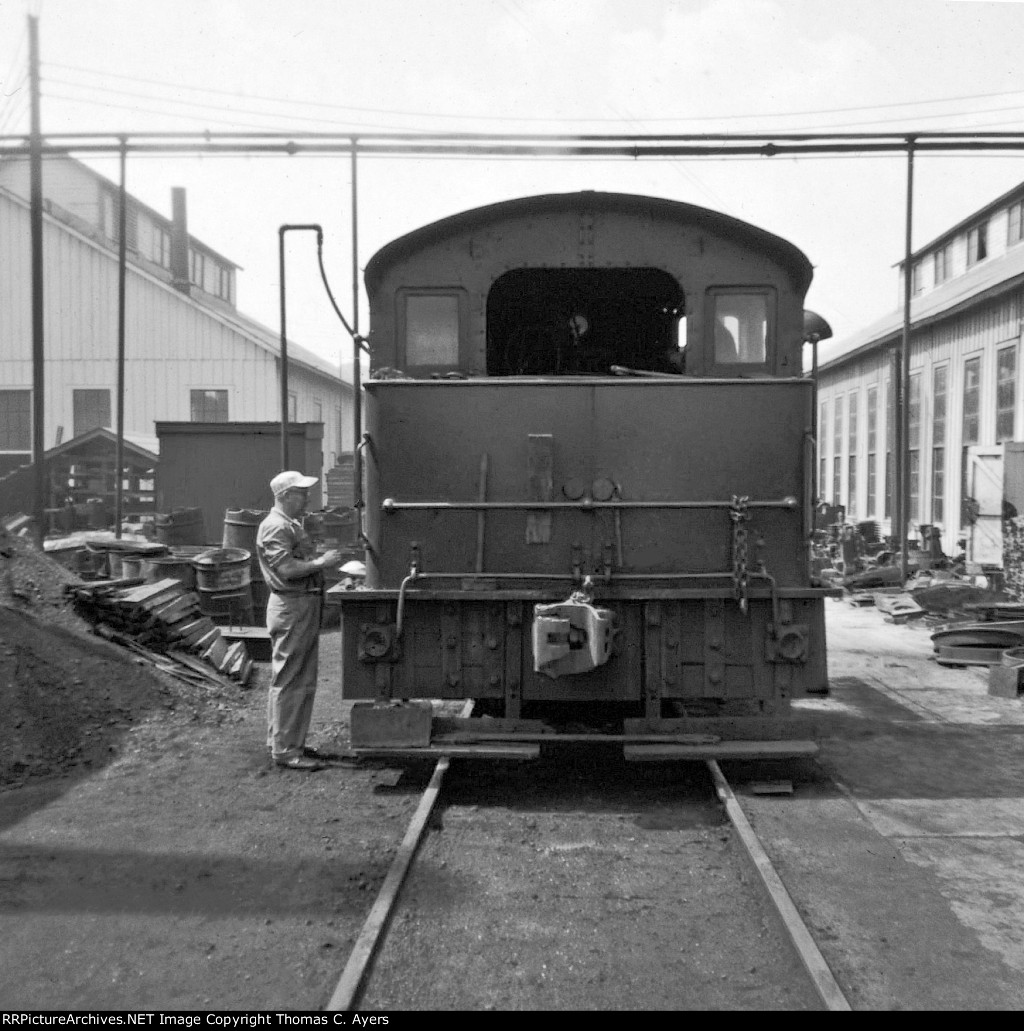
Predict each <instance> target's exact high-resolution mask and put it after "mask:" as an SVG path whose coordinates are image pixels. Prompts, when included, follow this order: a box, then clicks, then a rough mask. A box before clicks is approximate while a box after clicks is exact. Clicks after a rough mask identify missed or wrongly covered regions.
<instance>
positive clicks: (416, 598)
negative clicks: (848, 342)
mask: <svg viewBox="0 0 1024 1031" xmlns="http://www.w3.org/2000/svg"><path fill="white" fill-rule="evenodd" d="M811 276H812V270H811V265H810V263H809V261H808V260H807V258H806V257H805V256H804V254H803V253H802V252H801V251H799V250H798V249H797V248H796V247H794V246H793V245H792V244H790V243H788V242H787V241H785V240H783V239H781V238H779V237H777V236H774V235H772V234H770V233H768V232H766V231H764V230H762V229H759V228H756V227H754V226H752V225H749V224H746V223H744V222H741V221H738V220H737V219H734V218H731V217H729V216H726V215H724V214H720V213H717V212H714V211H710V210H706V209H703V208H699V207H695V206H692V205H689V204H684V203H679V202H675V201H670V200H665V199H659V198H654V197H645V196H632V195H625V194H616V193H601V192H591V191H584V192H579V193H569V194H552V195H545V196H535V197H527V198H522V199H516V200H509V201H505V202H501V203H497V204H492V205H488V206H486V207H482V208H476V209H474V210H469V211H464V212H462V213H460V214H457V215H454V216H452V217H449V218H445V219H443V220H441V221H438V222H435V223H433V224H430V225H427V226H425V227H423V228H420V229H417V230H415V231H413V232H411V233H409V234H408V235H405V236H403V237H401V238H399V239H397V240H395V241H393V242H392V243H390V244H388V245H387V246H385V247H384V248H382V249H381V250H380V251H378V252H377V253H376V254H375V255H374V257H373V258H372V259H371V260H370V262H369V263H368V265H367V267H366V271H365V285H366V290H367V295H368V298H369V306H370V332H369V336H368V342H369V349H370V353H371V375H370V378H369V379H368V380H367V381H366V382H365V383H364V384H363V391H362V398H361V403H362V404H363V405H364V406H365V408H364V412H365V433H364V434H363V436H362V439H361V441H360V444H359V452H360V458H361V462H360V463H359V464H360V465H361V467H362V476H361V481H362V482H363V483H364V484H365V488H364V490H365V493H364V496H363V497H362V499H361V501H360V504H359V505H358V506H357V508H359V509H360V520H361V539H362V543H363V546H364V548H365V559H366V570H367V575H366V583H365V589H363V590H358V591H344V592H341V591H335V592H332V597H331V598H330V600H331V601H335V602H337V603H338V604H340V606H341V627H342V651H343V672H342V691H343V694H344V696H345V697H346V698H349V699H355V700H357V703H358V704H356V705H355V706H354V707H353V711H352V745H353V747H354V748H355V749H356V750H361V751H363V752H366V753H370V752H390V753H401V752H403V751H404V750H413V751H414V752H415V753H416V754H421V753H423V752H424V751H426V752H441V753H444V752H448V753H450V754H465V753H466V752H467V751H470V752H471V751H472V748H473V747H476V748H478V749H479V751H480V753H481V754H494V753H496V754H500V753H501V749H503V748H504V749H506V750H511V751H515V748H516V746H517V745H524V746H536V745H537V744H539V743H541V742H547V741H556V740H559V739H565V738H572V739H576V738H577V736H578V735H579V734H580V733H590V732H594V733H602V734H603V735H604V736H605V737H611V738H612V739H613V740H619V741H621V742H622V743H623V745H624V747H625V750H626V754H627V756H628V757H629V758H633V759H664V758H669V759H675V758H685V757H688V756H692V757H696V758H707V757H728V756H730V755H744V756H766V755H771V756H774V755H779V756H783V755H787V756H792V755H805V754H813V752H814V751H815V749H816V746H815V744H814V742H813V741H812V740H808V739H805V738H804V737H801V734H803V733H804V729H805V728H802V727H801V726H800V725H799V721H797V720H796V718H795V716H794V712H793V710H792V702H793V700H794V699H798V698H800V697H801V696H803V695H805V694H807V693H809V692H818V691H822V690H824V689H825V688H826V685H827V669H826V649H825V627H824V599H825V597H827V596H828V595H829V594H830V593H833V592H832V591H830V589H828V588H827V587H823V586H821V585H820V584H819V583H817V582H816V581H815V580H814V579H812V575H811V564H810V549H809V542H810V536H811V531H812V529H813V497H812V492H813V482H812V477H813V468H814V424H815V420H814V404H815V399H814V383H813V381H812V380H811V379H809V378H807V377H805V376H804V375H803V371H802V350H803V345H804V343H805V340H806V339H807V338H808V332H807V329H806V326H807V325H809V324H810V323H809V322H808V320H809V319H811V320H812V321H813V319H814V318H815V317H814V316H813V313H805V311H804V297H805V294H806V292H807V289H808V287H809V285H810V282H811ZM820 321H821V326H825V328H826V330H827V326H826V324H824V323H823V320H820ZM821 326H819V330H820V329H821ZM826 335H827V334H826ZM438 700H442V701H443V700H449V701H467V702H468V701H472V703H473V706H472V708H473V712H472V714H469V708H470V707H469V706H467V707H466V710H465V712H464V713H462V714H461V715H459V716H452V715H451V714H450V712H449V714H448V715H445V712H446V711H448V710H450V709H451V707H450V706H449V707H445V706H443V705H439V704H438ZM431 701H432V702H433V704H431ZM456 708H457V706H456ZM581 728H582V729H581ZM460 749H461V750H460ZM516 754H534V752H531V751H530V748H529V747H527V748H525V749H520V751H519V752H517V753H516Z"/></svg>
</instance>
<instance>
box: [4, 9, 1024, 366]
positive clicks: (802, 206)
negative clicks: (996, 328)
mask: <svg viewBox="0 0 1024 1031" xmlns="http://www.w3.org/2000/svg"><path fill="white" fill-rule="evenodd" d="M30 14H31V15H33V16H35V17H37V18H38V19H39V22H38V24H39V46H40V60H41V77H42V103H41V125H42V130H43V133H44V134H47V133H116V134H128V135H129V136H131V134H133V133H142V132H169V131H173V132H196V133H198V132H202V131H205V130H210V131H212V132H230V131H237V132H246V133H252V132H257V131H274V132H285V133H302V132H314V131H315V132H337V133H344V134H350V133H360V132H382V131H383V132H386V131H394V132H403V133H418V132H455V131H458V132H483V133H502V134H508V133H574V134H583V133H602V134H637V133H640V134H665V133H719V132H724V133H741V132H746V133H782V132H893V133H907V132H923V131H929V132H937V131H974V130H983V131H1015V130H1017V129H1021V130H1024V59H1022V57H1021V41H1022V40H1024V3H1019V2H1016V0H1006V2H986V0H957V2H939V0H899V2H894V0H216V2H214V0H0V137H2V136H4V135H8V136H10V135H14V134H18V133H25V132H27V130H28V127H29V103H28V88H27V66H28V61H27V59H28V46H27V37H28V28H27V25H28V15H30ZM0 143H2V140H0ZM83 160H85V162H86V163H87V164H89V165H90V166H91V167H93V168H95V169H96V170H97V171H100V172H102V173H103V174H105V175H107V176H108V177H109V178H111V179H113V180H115V181H117V179H118V176H119V171H118V162H117V158H116V157H113V156H111V157H106V156H103V155H92V156H83ZM1022 181H1024V151H1022V152H1021V153H1020V154H1017V153H1009V154H979V153H976V154H969V155H948V156H932V155H924V154H922V155H919V156H918V157H917V158H916V160H915V191H914V225H913V245H914V247H920V246H923V245H924V244H926V243H928V242H929V241H930V240H932V239H933V238H934V237H936V236H938V235H939V234H940V233H941V232H942V231H943V230H944V229H945V228H947V227H948V226H950V225H952V224H954V223H956V222H958V221H960V220H961V219H963V218H965V217H966V216H968V215H969V214H970V213H971V212H973V211H974V210H976V209H978V208H980V207H982V206H983V205H984V204H986V203H987V202H988V201H990V200H992V199H994V198H995V197H997V196H999V195H1000V194H1001V193H1003V192H1005V191H1006V190H1008V189H1010V188H1012V187H1013V186H1015V185H1016V184H1017V183H1019V182H1022ZM127 186H128V190H129V192H130V193H132V194H134V195H135V196H137V197H138V198H139V199H141V200H142V201H143V202H145V203H146V204H148V205H150V206H151V207H153V208H155V209H156V210H157V211H159V212H161V213H162V214H164V215H167V216H169V215H170V214H171V189H172V188H173V187H176V186H180V187H184V188H185V190H186V192H187V198H188V220H189V231H190V232H191V233H192V235H193V236H196V237H198V238H199V239H201V240H202V241H203V242H205V243H206V244H208V245H209V246H211V247H213V248H214V249H215V250H216V251H218V252H219V253H221V254H223V255H224V256H226V257H227V258H229V259H231V260H232V261H234V262H236V263H237V264H238V265H240V266H242V269H241V271H240V272H239V274H238V281H237V301H238V307H239V309H240V310H241V311H243V312H245V313H246V314H247V315H250V316H252V317H254V318H256V319H257V320H259V321H260V322H262V323H264V324H265V325H267V326H268V327H270V328H271V329H273V330H275V331H278V330H279V328H280V314H279V312H280V308H279V305H280V301H279V297H280V294H279V254H278V229H279V227H280V226H281V225H285V224H298V223H318V224H320V225H322V226H323V229H324V263H325V267H326V270H327V274H328V278H329V282H330V285H331V290H332V292H333V294H334V296H335V298H336V300H337V301H338V304H339V307H340V308H341V310H342V313H343V314H344V315H345V317H346V319H347V320H348V321H349V322H350V323H352V322H354V321H356V319H358V324H359V328H360V330H361V331H363V332H365V331H366V330H367V328H368V326H367V316H366V308H365V297H363V298H362V299H361V301H360V308H359V313H358V316H357V315H356V314H355V313H354V311H353V307H354V302H353V292H352V280H353V253H352V236H353V233H352V228H353V227H352V208H351V195H352V178H351V164H350V160H349V157H348V156H347V155H330V156H291V157H288V156H276V155H275V156H268V155H245V156H231V157H214V156H210V155H203V156H181V157H179V156H168V155H160V156H152V155H134V154H133V155H130V157H129V159H128V168H127ZM580 189H595V190H612V191H622V192H627V193H637V194H647V195H652V196H658V197H667V198H670V199H673V200H679V201H685V202H687V203H691V204H696V205H700V206H702V207H706V208H713V209H716V210H719V211H723V212H726V213H727V214H729V215H732V216H733V217H736V218H739V219H743V220H744V221H747V222H750V223H753V224H754V225H758V226H760V227H762V228H764V229H767V230H769V231H770V232H773V233H776V234H777V235H779V236H782V237H784V238H786V239H788V240H790V241H791V242H792V243H794V244H795V245H796V246H798V247H799V248H800V249H801V250H803V251H804V252H805V253H806V254H807V256H808V258H809V259H810V260H811V262H812V264H813V265H814V268H815V278H814V282H813V284H812V286H811V290H810V293H809V294H808V298H807V306H808V307H810V308H812V309H814V310H815V311H817V312H819V313H820V314H821V315H823V316H824V317H825V318H826V319H827V320H828V321H829V322H830V323H831V325H832V327H833V330H834V333H835V338H836V340H837V342H838V341H841V340H842V338H843V336H844V334H845V335H849V334H851V333H853V332H855V331H856V330H858V329H859V328H861V327H863V326H864V325H866V324H868V323H870V322H872V321H874V320H875V319H876V318H878V317H880V316H881V315H884V314H886V313H887V312H890V311H893V310H895V309H897V308H899V307H900V305H901V299H900V295H899V292H898V279H897V273H896V270H895V268H894V267H893V266H894V265H895V264H896V263H897V262H899V261H900V260H901V259H902V257H903V253H904V236H905V228H906V227H905V217H906V216H905V212H906V158H905V157H904V156H902V155H891V156H884V157H879V156H860V155H858V156H852V157H837V156H818V157H808V158H799V159H792V158H786V157H773V158H765V157H749V158H729V159H718V158H705V157H700V158H693V159H657V160H632V159H621V158H619V159H610V158H602V159H600V160H592V159H587V160H583V159H566V158H561V159H550V158H549V159H538V158H497V159H495V158H489V159H482V158H477V157H473V158H465V157H459V158H436V157H429V158H424V157H421V158H414V157H409V156H402V157H390V156H389V157H369V156H365V157H362V158H360V160H359V163H358V169H357V192H358V209H357V214H356V218H357V231H358V254H357V256H356V264H357V265H358V268H359V269H360V283H361V270H362V268H364V267H365V265H366V263H367V261H368V260H369V259H370V258H371V257H372V255H373V254H374V253H375V252H376V251H377V250H378V249H379V248H380V247H382V246H384V245H385V244H386V243H388V242H389V241H391V240H393V239H395V238H396V237H398V236H401V235H403V234H404V233H407V232H409V231H411V230H413V229H415V228H417V227H419V226H421V225H425V224H427V223H429V222H432V221H435V220H436V219H439V218H443V217H445V216H447V215H451V214H454V213H456V212H457V211H460V210H464V209H466V208H471V207H476V206H478V205H483V204H489V203H493V202H496V201H500V200H505V199H508V198H511V197H520V196H527V195H531V194H541V193H557V192H566V191H574V190H580ZM286 270H287V273H286V284H287V298H288V307H287V327H288V335H289V339H291V340H293V341H295V342H297V343H299V344H301V345H302V346H304V347H306V348H308V349H310V350H312V351H314V352H316V353H317V354H319V355H321V356H322V357H323V358H325V359H327V360H328V361H331V362H336V363H338V366H339V369H340V370H341V373H342V375H343V376H345V378H348V377H349V376H350V375H351V359H350V355H351V345H350V343H349V341H348V337H347V335H346V334H345V332H344V330H343V328H342V326H341V324H340V322H339V320H338V319H337V316H336V315H335V314H334V311H333V309H332V307H331V305H330V302H329V300H328V298H327V296H326V293H325V291H324V289H323V286H322V284H321V280H320V275H319V269H318V265H317V261H316V246H315V237H313V236H312V234H299V233H292V234H288V237H287V250H286Z"/></svg>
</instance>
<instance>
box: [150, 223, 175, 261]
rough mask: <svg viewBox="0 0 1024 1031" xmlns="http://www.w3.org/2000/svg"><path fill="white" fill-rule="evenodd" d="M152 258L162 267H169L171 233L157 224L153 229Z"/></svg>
mask: <svg viewBox="0 0 1024 1031" xmlns="http://www.w3.org/2000/svg"><path fill="white" fill-rule="evenodd" d="M153 260H154V261H155V262H157V264H159V265H162V266H163V267H164V268H170V267H171V234H170V233H169V232H167V230H166V229H163V228H161V227H159V226H158V227H157V228H156V229H154V231H153Z"/></svg>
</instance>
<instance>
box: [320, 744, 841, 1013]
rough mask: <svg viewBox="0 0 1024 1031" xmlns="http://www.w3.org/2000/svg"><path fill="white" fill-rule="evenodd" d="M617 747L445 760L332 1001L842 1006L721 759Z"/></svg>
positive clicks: (343, 1006) (375, 1005)
mask: <svg viewBox="0 0 1024 1031" xmlns="http://www.w3.org/2000/svg"><path fill="white" fill-rule="evenodd" d="M614 754H615V753H614V751H613V750H605V751H602V746H593V745H591V746H587V748H585V749H580V750H578V751H576V752H572V751H570V752H569V754H568V755H567V756H566V755H562V756H560V757H559V758H557V759H555V758H552V759H551V760H550V761H545V760H541V761H539V762H538V763H531V764H525V765H515V766H509V767H505V768H502V767H500V766H490V767H481V766H479V765H469V766H456V767H455V768H452V767H451V766H450V760H448V759H442V760H440V761H439V762H438V763H437V764H436V766H435V767H434V769H433V771H432V774H431V776H430V778H429V782H428V783H427V785H426V787H425V789H424V790H423V793H422V796H421V798H420V802H419V805H418V807H417V809H416V812H415V814H414V816H413V818H412V820H411V821H410V824H409V826H408V828H407V830H406V833H405V836H404V838H403V841H402V844H401V846H400V848H399V850H398V852H397V854H396V856H395V859H394V862H393V864H392V866H391V869H390V871H389V873H388V875H387V877H386V878H385V880H384V882H383V884H382V886H381V889H380V892H379V894H378V897H377V899H376V901H375V903H374V905H373V907H372V908H371V910H370V913H369V916H368V917H367V919H366V922H365V924H364V926H363V929H362V931H361V933H360V935H359V936H358V938H357V940H356V943H355V945H354V947H353V949H352V951H351V954H350V956H349V959H348V962H347V964H346V966H345V968H344V971H343V972H342V974H341V976H340V979H339V980H338V982H337V985H336V987H335V989H334V991H333V994H332V995H331V998H330V1001H329V1002H328V1003H327V1005H326V1009H328V1010H332V1011H348V1010H353V1009H356V1008H357V1007H358V1008H363V1009H368V1010H373V1009H412V1008H422V1009H442V1008H449V1007H450V1008H458V1009H485V1008H494V1009H508V1008H512V1009H517V1008H523V1007H524V1005H525V1006H527V1007H528V1008H535V1007H538V1008H554V1009H560V1008H564V1009H573V1008H608V1004H606V1003H605V1002H604V1001H603V1000H605V999H609V1000H616V999H618V1000H620V1001H619V1002H618V1003H617V1006H626V1007H628V1008H663V1009H667V1008H677V1009H679V1008H795V1009H818V1008H825V1009H829V1010H849V1009H850V1006H849V1004H848V1002H847V1000H846V999H845V997H844V995H843V993H842V991H841V989H840V987H839V985H838V984H837V983H836V981H835V978H834V977H833V975H832V972H831V971H830V969H829V967H828V964H827V963H826V961H825V959H824V958H823V956H822V954H821V951H820V950H819V948H818V946H817V944H816V943H815V941H814V938H813V936H812V934H811V933H810V931H809V930H808V929H807V927H806V926H805V924H804V923H803V921H802V920H801V919H800V916H799V913H798V912H797V909H796V907H795V906H794V904H793V902H792V900H791V899H790V897H789V894H788V892H787V891H786V889H785V887H784V886H783V884H782V881H781V879H780V878H779V877H778V875H777V873H776V872H775V870H774V868H773V866H772V864H771V861H770V860H769V858H768V856H767V854H766V852H765V850H764V848H763V847H762V846H761V844H760V842H759V841H758V839H757V836H756V834H755V833H754V831H753V829H752V827H751V825H750V823H749V821H748V820H747V818H746V816H745V815H744V813H743V809H742V806H741V805H740V803H739V801H738V799H737V798H736V796H735V795H734V793H733V791H732V790H731V788H730V787H729V784H728V783H727V781H726V779H725V777H724V775H723V774H722V771H721V769H720V768H719V766H718V764H717V763H716V762H714V761H709V762H708V763H707V764H706V767H705V766H703V765H698V764H696V763H693V764H675V765H672V766H658V767H646V766H643V767H642V766H638V765H636V764H622V765H621V766H617V765H616V764H615V762H614V761H613V759H612V757H613V756H614ZM619 754H621V753H619ZM442 795H443V802H444V805H443V809H442V807H441V806H440V805H439V803H440V802H441V801H442ZM780 804H781V805H785V804H786V803H785V802H780ZM438 819H443V822H444V826H445V833H444V834H434V835H431V836H429V837H427V838H426V840H424V838H425V833H426V831H427V829H428V827H430V826H431V825H432V824H433V823H436V821H438ZM744 865H745V866H746V869H745V870H742V869H741V867H743V866H744ZM751 871H753V874H751ZM407 881H408V887H407V888H406V890H405V891H404V892H403V885H405V884H406V883H407ZM467 896H475V901H474V902H472V903H471V904H469V905H466V904H464V903H465V900H466V898H467ZM484 900H486V901H484ZM392 928H395V929H396V932H395V933H390V930H391V929H392ZM787 942H788V944H787ZM609 946H610V952H609ZM423 957H428V962H427V967H429V976H428V975H424V977H423V978H421V979H419V980H418V979H417V976H416V975H414V974H411V971H412V970H413V969H414V967H416V968H420V969H423V967H424V964H423V962H422V960H423ZM399 985H400V986H401V987H398V986H399ZM630 993H633V994H632V996H630ZM439 1000H444V1001H443V1002H439ZM611 1005H612V1006H616V1003H615V1002H614V1001H612V1002H611ZM616 1008H617V1007H616Z"/></svg>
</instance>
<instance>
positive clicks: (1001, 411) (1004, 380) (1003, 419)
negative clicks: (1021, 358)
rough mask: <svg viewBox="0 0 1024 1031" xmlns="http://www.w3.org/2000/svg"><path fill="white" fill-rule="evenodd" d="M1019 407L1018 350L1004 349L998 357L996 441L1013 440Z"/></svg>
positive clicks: (1013, 348) (1014, 348) (1012, 348)
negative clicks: (1017, 408) (1016, 412)
mask: <svg viewBox="0 0 1024 1031" xmlns="http://www.w3.org/2000/svg"><path fill="white" fill-rule="evenodd" d="M1016 407H1017V348H1016V347H1004V348H1003V349H1002V350H1001V351H1000V352H999V353H998V355H997V356H996V440H997V441H998V442H999V443H1002V442H1003V441H1004V440H1013V431H1014V425H1013V423H1014V418H1013V415H1014V411H1015V409H1016Z"/></svg>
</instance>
